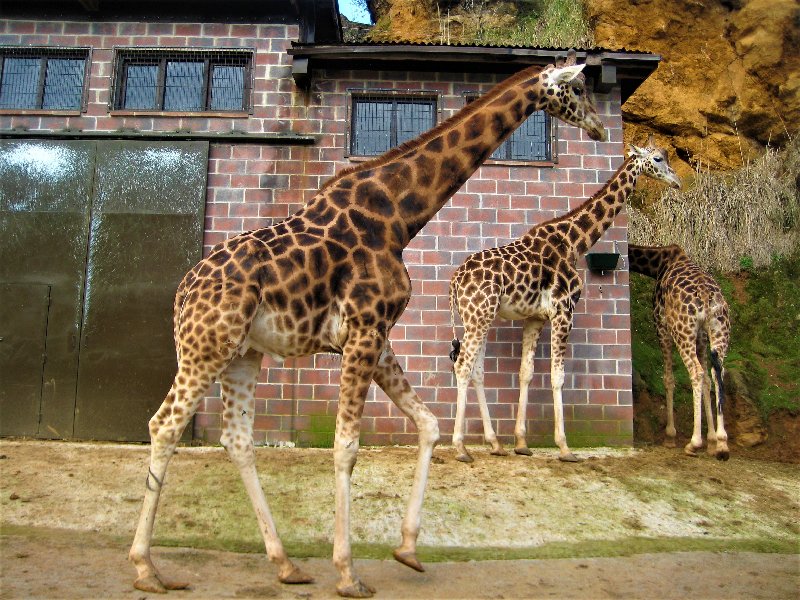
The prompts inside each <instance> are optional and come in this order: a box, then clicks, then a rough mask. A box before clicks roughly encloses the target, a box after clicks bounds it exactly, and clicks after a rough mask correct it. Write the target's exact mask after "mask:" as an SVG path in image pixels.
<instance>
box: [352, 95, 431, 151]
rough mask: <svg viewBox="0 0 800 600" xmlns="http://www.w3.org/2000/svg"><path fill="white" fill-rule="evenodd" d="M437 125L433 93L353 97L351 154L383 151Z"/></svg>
mask: <svg viewBox="0 0 800 600" xmlns="http://www.w3.org/2000/svg"><path fill="white" fill-rule="evenodd" d="M434 125H436V99H435V98H431V97H430V96H400V95H393V94H391V93H390V92H387V93H385V94H384V95H381V94H380V93H376V94H375V95H369V96H367V95H358V96H353V98H352V111H351V118H350V153H351V154H354V155H356V156H376V155H379V154H383V153H384V152H386V151H387V150H389V149H390V148H394V147H395V146H398V145H400V144H402V143H403V142H405V141H408V140H411V139H414V138H415V137H417V136H418V135H419V134H421V133H424V132H425V131H428V130H429V129H430V128H432V127H433V126H434Z"/></svg>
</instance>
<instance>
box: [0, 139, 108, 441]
mask: <svg viewBox="0 0 800 600" xmlns="http://www.w3.org/2000/svg"><path fill="white" fill-rule="evenodd" d="M94 159H95V144H94V143H93V142H49V141H10V140H0V283H3V284H14V285H13V286H4V289H5V293H6V294H8V295H9V296H10V297H7V300H8V301H9V302H10V305H6V301H5V300H4V301H3V305H4V306H11V307H16V308H11V309H6V310H3V312H2V313H0V337H3V338H4V341H3V342H0V345H1V344H6V341H5V340H6V337H8V343H9V344H12V345H14V346H15V347H14V349H13V350H8V351H3V353H2V360H3V361H7V362H4V364H3V365H2V371H3V377H2V378H0V435H20V434H23V433H24V435H36V436H39V437H48V438H69V437H72V426H73V418H74V412H75V386H76V383H77V374H78V339H79V336H80V326H81V314H82V298H83V288H84V275H85V272H86V242H87V239H88V237H89V205H90V199H91V195H92V188H93V182H94ZM41 286H45V287H49V289H50V299H49V308H48V310H47V312H46V315H44V316H43V315H42V313H41V310H42V303H43V302H44V300H43V299H42V298H43V292H42V295H41V296H38V294H39V292H36V291H34V290H36V289H38V290H39V291H40V292H41V290H42V289H43V288H42V287H41ZM31 294H32V295H31ZM21 312H22V313H24V316H23V314H21ZM45 323H46V338H45V346H46V351H47V357H46V361H45V363H44V365H43V367H42V365H41V360H42V354H41V352H42V349H41V347H40V345H39V343H38V342H36V343H34V341H33V340H35V339H36V338H37V337H38V335H39V333H40V332H41V331H42V327H43V325H44V324H45ZM26 327H30V328H31V329H30V331H28V332H27V333H25V329H24V328H26ZM21 335H22V336H23V337H27V338H28V339H29V342H24V343H23V342H22V340H21V338H20V337H19V336H21ZM12 338H17V341H16V342H15V341H13V339H12ZM37 364H38V365H39V367H42V368H41V369H40V381H39V385H40V387H39V389H38V390H34V389H33V388H34V387H35V385H34V384H33V383H32V380H31V379H30V378H31V377H32V373H33V372H34V371H35V370H36V368H38V367H36V366H35V365H37ZM23 365H25V366H23ZM32 386H33V387H32ZM21 389H25V390H27V392H26V395H25V398H24V399H23V398H22V397H21V396H19V395H18V392H19V390H21ZM22 403H28V404H27V406H25V407H22V406H20V404H22ZM13 415H15V416H13ZM23 421H24V423H23Z"/></svg>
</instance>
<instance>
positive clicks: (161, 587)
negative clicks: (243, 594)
mask: <svg viewBox="0 0 800 600" xmlns="http://www.w3.org/2000/svg"><path fill="white" fill-rule="evenodd" d="M133 587H135V588H136V589H137V590H140V591H142V592H150V593H151V594H166V593H167V590H185V589H186V588H188V587H189V584H188V583H186V582H183V581H171V580H169V579H161V578H159V577H157V576H156V575H148V576H147V577H140V578H139V579H137V580H136V581H134V582H133Z"/></svg>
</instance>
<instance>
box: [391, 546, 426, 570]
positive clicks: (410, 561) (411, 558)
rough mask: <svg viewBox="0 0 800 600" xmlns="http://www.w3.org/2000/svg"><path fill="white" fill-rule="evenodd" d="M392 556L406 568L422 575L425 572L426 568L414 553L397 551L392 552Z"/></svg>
mask: <svg viewBox="0 0 800 600" xmlns="http://www.w3.org/2000/svg"><path fill="white" fill-rule="evenodd" d="M392 555H393V556H394V559H395V560H396V561H397V562H399V563H403V564H404V565H405V566H407V567H411V568H412V569H414V570H415V571H419V572H420V573H424V572H425V567H423V566H422V563H421V562H419V559H418V558H417V555H416V554H415V553H414V552H400V551H399V550H395V551H394V552H392Z"/></svg>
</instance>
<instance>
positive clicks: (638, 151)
mask: <svg viewBox="0 0 800 600" xmlns="http://www.w3.org/2000/svg"><path fill="white" fill-rule="evenodd" d="M645 154H647V152H646V151H645V150H644V149H642V148H639V146H634V145H633V144H628V156H644V155H645Z"/></svg>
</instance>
